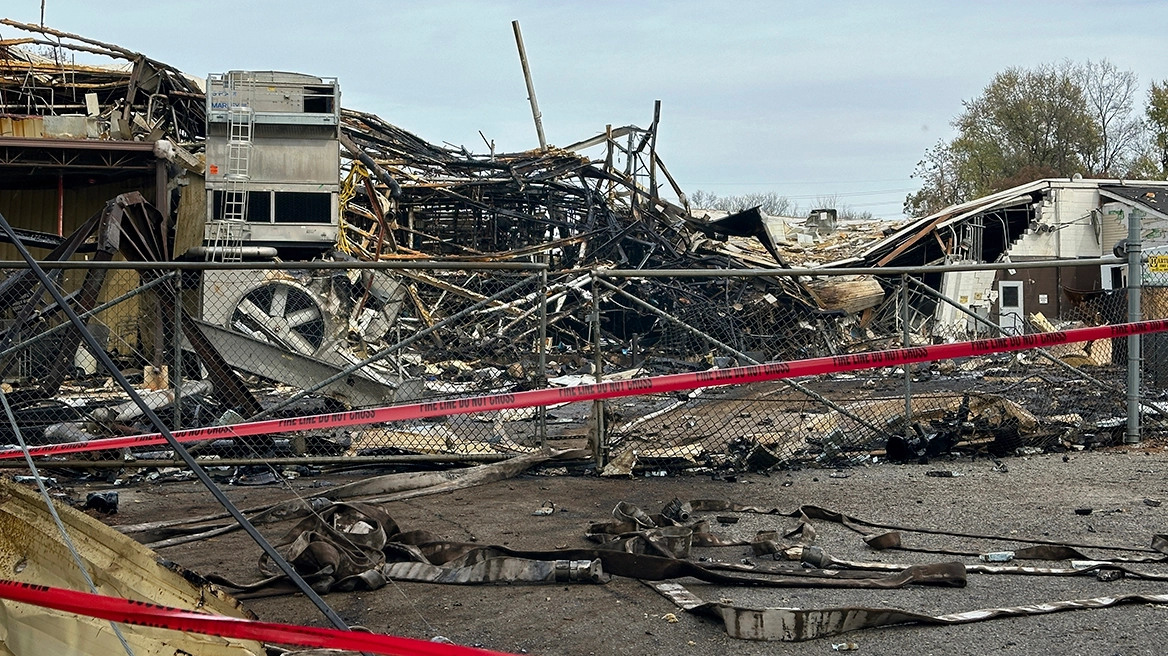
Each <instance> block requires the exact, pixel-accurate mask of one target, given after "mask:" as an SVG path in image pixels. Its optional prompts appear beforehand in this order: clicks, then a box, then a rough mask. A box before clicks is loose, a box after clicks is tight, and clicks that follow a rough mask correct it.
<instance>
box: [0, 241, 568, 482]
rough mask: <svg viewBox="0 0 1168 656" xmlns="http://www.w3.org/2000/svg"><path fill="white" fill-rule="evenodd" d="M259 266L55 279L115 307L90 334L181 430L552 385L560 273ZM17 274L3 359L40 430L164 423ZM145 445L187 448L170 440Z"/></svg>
mask: <svg viewBox="0 0 1168 656" xmlns="http://www.w3.org/2000/svg"><path fill="white" fill-rule="evenodd" d="M256 267H257V268H255V269H248V270H241V269H223V268H218V269H217V268H207V269H206V270H200V269H198V268H185V269H181V270H171V271H166V270H129V269H109V270H106V269H94V270H92V271H88V272H87V271H84V270H65V271H63V272H62V271H58V272H57V273H55V274H54V275H55V279H56V280H57V281H58V286H59V288H60V289H61V291H62V292H63V293H65V294H66V295H68V296H69V297H70V299H71V301H72V302H73V303H75V304H76V305H75V309H77V310H78V311H79V312H85V311H86V310H89V309H94V308H96V309H97V310H99V311H97V312H92V313H86V314H83V318H85V319H86V321H87V324H88V328H89V330H90V332H92V333H93V334H94V335H96V336H97V337H98V339H99V342H100V343H101V344H102V345H103V346H104V348H105V349H106V350H107V351H108V352H109V353H110V354H111V355H113V356H114V358H115V362H116V363H117V364H118V366H119V367H120V368H121V370H122V372H123V373H125V374H127V376H128V377H129V379H130V380H131V382H132V383H134V384H135V385H137V386H139V389H140V390H141V391H142V392H143V396H144V398H145V399H146V400H147V402H148V403H149V404H150V405H151V406H152V407H153V408H154V409H155V410H157V411H158V414H159V415H160V416H162V417H163V418H164V419H165V420H166V421H167V423H168V425H169V426H168V427H169V428H171V429H180V428H192V427H203V426H211V425H221V424H230V423H238V422H241V421H246V420H250V419H257V418H282V417H294V416H301V415H307V414H319V413H331V412H338V411H342V410H351V409H359V408H366V407H378V406H385V405H392V404H394V403H405V402H413V401H419V400H423V399H425V400H443V399H448V398H458V397H465V396H474V395H480V394H493V393H502V392H510V391H516V390H523V389H534V388H540V387H544V386H545V385H546V384H547V380H546V378H547V377H546V375H545V373H544V369H545V367H544V364H545V357H546V348H545V346H546V344H547V343H548V340H546V339H545V338H544V336H545V334H546V332H547V329H546V323H545V322H546V320H547V316H546V313H545V312H544V309H543V307H542V304H541V303H540V299H541V298H543V297H544V296H545V293H544V290H545V287H546V286H547V282H546V275H545V274H544V273H543V272H542V271H539V270H528V269H516V270H507V269H499V268H492V269H475V268H473V265H468V266H467V267H466V268H460V269H437V270H434V269H431V268H425V267H418V268H417V269H412V268H403V267H401V266H400V265H398V266H397V267H395V268H392V269H390V268H386V269H369V268H364V269H358V268H353V269H326V268H317V269H313V268H310V265H306V267H305V268H303V269H288V268H275V267H264V266H263V265H261V264H257V265H256ZM4 273H6V274H7V276H5V278H4V280H5V281H6V282H5V283H4V289H3V293H7V294H8V298H7V305H6V307H7V313H6V316H5V317H4V320H5V328H6V333H5V339H6V340H7V342H6V343H7V344H8V346H7V347H6V350H5V351H4V353H3V355H2V356H0V366H3V367H4V368H5V370H4V380H5V381H6V382H5V385H6V392H7V394H8V396H9V399H10V400H11V401H12V403H13V407H14V409H15V411H16V416H17V422H18V424H19V425H20V427H21V430H22V433H23V435H24V437H25V439H26V440H27V441H28V442H29V443H31V444H46V443H59V442H73V441H88V440H91V439H97V438H102V437H111V436H119V435H132V434H139V433H147V432H152V430H153V429H152V427H151V426H150V425H149V423H148V422H147V421H146V420H145V419H144V418H143V417H142V416H141V413H140V411H139V409H138V408H137V407H136V406H135V405H134V404H133V403H131V402H130V401H129V399H128V397H127V396H126V395H125V394H124V393H123V392H122V391H121V390H120V389H119V388H117V387H116V386H115V385H113V384H112V380H111V379H110V377H109V376H108V375H107V372H104V371H102V370H101V368H100V367H99V365H98V364H97V360H96V359H95V358H93V357H92V355H90V354H89V353H88V351H87V350H86V349H85V348H84V347H83V346H81V345H80V340H79V338H78V333H77V331H76V330H75V329H74V328H73V327H72V326H71V325H69V324H68V321H67V320H66V319H65V317H64V316H63V315H62V314H61V313H59V312H56V311H54V308H53V307H52V306H51V304H46V300H45V299H46V298H47V295H45V294H43V293H40V292H39V290H37V289H36V288H35V285H29V284H18V283H19V280H20V278H21V277H23V276H24V271H22V270H11V271H6V272H4ZM94 289H96V290H98V293H96V295H95V294H94V292H93V291H92V290H94ZM107 306H108V307H107ZM564 319H565V318H564V317H561V318H559V320H558V322H557V323H562V322H563V321H564ZM544 426H545V424H544V422H543V421H542V412H541V411H539V410H537V409H533V410H516V411H513V412H509V413H506V412H505V413H500V412H492V413H482V414H477V415H455V416H450V417H443V418H439V419H433V420H425V421H414V422H392V423H387V424H382V425H378V426H370V427H356V428H353V429H350V430H334V431H316V432H307V433H296V434H290V435H288V436H281V435H272V436H260V437H249V438H246V439H245V438H240V439H219V440H215V441H212V442H208V443H201V444H198V445H195V446H194V447H192V451H193V452H195V453H196V454H197V455H199V456H200V457H210V458H219V459H228V460H231V459H263V460H267V459H273V458H301V459H309V460H311V459H313V458H316V459H320V458H332V459H344V458H350V457H361V456H368V457H392V456H400V455H408V456H414V457H419V458H421V459H426V458H429V459H433V460H441V459H449V460H465V459H472V460H473V459H479V460H490V459H497V458H504V457H509V456H512V455H516V454H518V453H523V452H527V451H530V450H532V449H534V448H536V447H537V446H538V445H539V444H540V443H541V442H542V440H543V439H544V434H545V430H544ZM0 430H3V432H4V434H3V435H0V442H2V443H5V444H14V443H15V442H16V439H15V435H14V434H13V433H12V430H11V429H10V428H8V429H0ZM96 457H104V458H109V457H117V458H122V457H128V454H113V456H111V454H102V455H99V456H96ZM133 457H135V458H137V459H140V460H143V459H151V458H159V459H169V458H171V457H172V454H170V453H169V451H168V450H165V449H159V448H157V447H155V448H154V449H153V451H151V450H149V449H147V450H136V451H135V453H134V454H133Z"/></svg>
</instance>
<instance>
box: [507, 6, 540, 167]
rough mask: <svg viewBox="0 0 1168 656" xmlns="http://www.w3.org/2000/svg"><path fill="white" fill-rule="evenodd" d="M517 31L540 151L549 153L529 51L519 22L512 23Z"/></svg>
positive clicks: (518, 45)
mask: <svg viewBox="0 0 1168 656" xmlns="http://www.w3.org/2000/svg"><path fill="white" fill-rule="evenodd" d="M511 29H512V30H514V31H515V45H516V46H517V47H518V48H519V63H520V64H521V65H522V66H523V81H524V82H526V83H527V99H528V100H530V101H531V116H532V117H533V118H534V119H535V133H536V134H537V135H538V136H539V151H540V152H541V153H546V152H547V149H548V148H547V140H546V139H544V137H543V115H542V114H540V113H539V103H538V102H537V101H536V100H535V84H534V83H533V82H532V81H531V67H530V66H528V65H527V50H526V49H525V48H524V47H523V33H522V32H520V31H519V21H517V20H513V21H511Z"/></svg>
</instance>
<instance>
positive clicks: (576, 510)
mask: <svg viewBox="0 0 1168 656" xmlns="http://www.w3.org/2000/svg"><path fill="white" fill-rule="evenodd" d="M1006 462H1007V464H1008V466H1009V471H1008V472H1007V473H999V472H995V471H992V463H991V462H989V461H987V460H984V459H979V460H974V461H970V460H968V459H963V460H952V461H950V460H935V461H934V462H932V463H930V464H928V465H917V464H914V465H887V464H881V465H874V466H869V467H862V468H856V469H850V470H847V473H848V474H849V476H848V477H847V478H832V477H830V476H829V471H826V470H821V469H805V470H801V471H793V472H779V473H773V474H771V475H770V476H762V475H745V476H739V477H738V480H737V481H734V482H727V481H723V480H712V479H711V478H710V477H709V476H703V475H684V474H683V475H679V476H669V477H650V478H637V479H634V480H629V479H624V480H612V479H598V478H595V477H579V476H545V475H525V476H522V477H520V478H516V479H512V480H509V481H504V482H500V483H495V484H491V485H487V486H483V487H479V488H474V489H469V490H463V491H460V492H455V493H447V494H442V495H435V496H430V497H423V498H419V499H415V500H411V501H403V502H395V503H391V504H389V505H388V506H387V508H388V510H389V512H390V514H391V515H392V516H393V517H394V519H395V520H396V521H397V522H398V524H399V525H400V526H401V527H402V529H403V530H412V529H427V530H430V531H433V532H435V533H438V534H440V535H443V536H445V537H447V538H449V539H451V540H459V541H468V540H476V541H478V542H481V543H484V544H502V545H507V546H510V547H514V548H519V549H552V548H557V547H564V546H567V547H585V546H590V543H588V542H587V541H586V540H585V539H584V537H583V533H584V529H585V527H586V526H587V525H588V523H589V522H591V521H599V520H605V519H607V518H609V517H610V512H611V510H612V508H613V506H614V505H615V504H616V503H617V502H618V501H621V500H626V501H630V502H632V503H634V504H637V505H639V506H641V507H642V508H644V509H646V510H648V511H650V512H656V511H658V510H660V509H661V507H662V506H663V505H664V504H666V503H667V502H668V501H669V500H670V499H672V498H673V497H679V498H681V499H727V500H733V501H737V502H740V503H745V504H752V505H762V506H768V507H769V506H777V507H780V508H784V509H793V508H795V507H796V506H799V505H802V504H815V505H820V506H824V507H827V508H832V509H836V510H840V511H843V512H845V513H849V514H852V515H854V516H857V517H859V518H863V519H868V520H872V521H880V522H888V523H896V524H903V525H913V526H921V527H935V528H944V529H949V530H956V531H963V532H970V533H987V534H999V535H1015V534H1016V535H1018V536H1028V537H1036V538H1045V539H1053V540H1065V541H1068V542H1089V543H1099V544H1118V545H1131V546H1138V547H1147V546H1148V544H1149V543H1150V540H1151V536H1152V535H1153V534H1155V533H1165V532H1168V521H1166V518H1168V503H1165V504H1164V505H1161V506H1159V507H1152V506H1149V505H1146V504H1145V503H1144V502H1143V500H1144V499H1145V498H1152V499H1160V500H1163V501H1166V502H1168V477H1166V476H1165V473H1166V472H1168V448H1166V447H1164V446H1159V445H1155V446H1151V445H1145V446H1143V447H1141V448H1138V449H1124V448H1117V449H1110V450H1105V451H1099V452H1091V453H1072V454H1068V455H1067V456H1066V459H1065V460H1064V456H1063V455H1061V454H1047V455H1041V456H1033V457H1027V458H1012V459H1009V460H1007V461H1006ZM935 469H947V470H952V471H955V472H958V473H959V474H960V476H958V477H955V478H934V477H929V476H926V475H925V474H926V472H927V471H929V470H935ZM368 475H373V474H372V473H368V472H367V473H364V474H361V475H352V474H349V475H344V476H328V477H319V478H300V479H297V480H295V481H293V482H292V483H291V484H292V486H293V487H294V488H295V489H296V490H297V491H298V493H301V494H308V493H311V492H316V491H319V490H316V489H310V486H311V485H313V484H314V483H315V484H317V485H320V484H321V481H325V482H326V484H327V483H328V482H335V483H340V482H344V481H347V480H353V479H355V478H360V477H362V476H368ZM85 491H86V490H85V489H84V488H81V487H79V488H77V494H78V495H79V496H82V497H83V496H84V492H85ZM228 494H229V495H230V496H231V497H232V498H233V499H234V500H235V501H236V502H237V503H239V504H240V505H241V506H247V505H254V504H256V503H262V502H265V501H272V500H277V499H284V498H288V497H289V496H290V495H291V494H292V492H291V491H290V490H289V489H288V488H287V487H262V488H228ZM545 501H552V502H554V503H555V504H556V506H557V508H558V509H559V511H558V512H556V513H555V514H553V515H551V516H547V517H537V516H533V515H532V511H533V510H534V509H536V508H537V507H539V506H540V505H541V504H543V503H544V502H545ZM1083 507H1090V508H1093V509H1094V511H1093V512H1092V514H1090V515H1085V516H1084V515H1078V514H1076V513H1075V512H1074V511H1075V509H1076V508H1083ZM121 508H122V510H121V512H120V514H118V515H115V516H113V517H111V518H109V521H111V522H115V523H135V522H140V521H150V520H156V519H163V518H167V517H177V516H183V515H188V516H189V515H195V514H202V513H204V512H214V511H215V510H217V507H216V506H215V504H214V501H213V500H212V499H211V497H210V495H209V494H208V493H207V492H206V491H205V490H204V489H202V488H201V487H200V486H199V485H198V484H197V483H192V482H183V483H166V484H162V485H144V486H141V487H137V488H132V489H125V490H122V493H121ZM793 526H794V521H793V520H791V519H788V518H783V517H777V516H760V515H753V516H752V515H742V519H741V521H740V522H739V523H737V524H733V525H729V526H725V527H718V528H717V530H718V531H719V532H720V533H723V534H725V535H728V536H740V537H751V536H753V535H754V533H755V532H756V531H758V530H760V529H780V530H785V529H789V528H791V527H793ZM816 527H817V529H818V531H819V537H818V539H817V542H816V543H817V544H818V545H820V546H822V547H823V548H824V549H825V550H827V551H828V552H829V553H830V554H832V555H833V556H835V557H837V558H846V559H855V560H883V561H885V562H937V561H940V560H954V559H956V560H964V561H966V562H968V563H973V562H975V560H974V559H969V558H961V557H945V556H936V555H931V554H922V553H910V552H903V551H898V552H884V553H877V552H874V551H872V550H871V549H869V548H868V547H867V546H866V545H864V543H863V542H861V540H860V539H859V537H858V536H857V535H856V534H855V533H853V532H851V531H849V530H847V529H846V528H843V527H842V526H837V525H831V524H828V523H825V522H817V523H816ZM288 528H289V525H288V524H285V525H276V526H269V527H266V528H265V529H264V531H265V533H266V534H267V535H268V536H269V537H272V538H276V537H279V536H280V535H282V534H283V533H284V532H285V531H286V530H287V529H288ZM905 541H906V546H907V545H911V546H921V547H949V548H963V549H965V548H968V549H974V550H978V551H993V550H1000V549H1008V548H1011V546H1013V545H1011V544H1009V543H991V542H986V541H979V540H969V539H959V538H951V537H944V536H927V535H923V534H911V535H906V540H905ZM161 553H162V554H163V555H164V556H165V557H167V558H170V559H172V560H174V561H176V562H178V563H180V564H182V565H184V566H186V567H188V568H190V569H193V570H195V571H198V572H201V573H217V574H221V575H224V576H227V577H229V578H233V579H236V580H252V579H255V578H258V572H257V570H256V561H257V559H258V557H259V553H260V552H259V548H258V547H256V546H255V545H254V543H252V542H251V541H250V540H249V539H248V538H247V537H246V535H244V534H243V533H242V532H237V533H235V534H231V535H227V536H222V537H219V538H214V539H211V540H207V541H204V542H201V543H195V544H188V545H180V546H177V547H171V548H168V549H164V550H163V551H162V552H161ZM701 554H702V555H710V556H713V557H716V558H718V559H722V560H726V561H729V562H737V561H739V560H740V559H742V558H746V557H748V556H750V551H749V548H748V547H728V548H722V549H716V550H704V551H702V552H701ZM1032 564H1039V565H1041V564H1044V563H1032ZM1140 567H1142V568H1144V569H1145V570H1147V571H1155V572H1159V573H1165V574H1168V565H1145V566H1140ZM683 583H687V586H688V587H689V589H690V590H691V591H692V592H694V593H695V594H697V595H698V596H699V597H702V598H703V599H708V600H717V599H719V598H729V599H732V600H733V601H734V603H736V604H738V605H744V606H754V607H773V606H795V607H806V608H816V607H829V606H842V605H865V606H882V607H893V608H900V609H904V610H910V611H918V612H925V613H940V612H955V611H960V610H972V609H975V608H984V607H996V606H1007V605H1018V604H1034V603H1040V602H1046V601H1055V600H1063V599H1076V598H1085V597H1098V596H1109V595H1118V594H1124V593H1131V592H1145V593H1153V594H1163V593H1168V584H1165V583H1158V582H1142V581H1134V580H1120V581H1116V582H1111V583H1102V582H1099V581H1097V580H1095V579H1094V578H1090V577H1076V578H1053V577H1032V576H1025V577H1023V576H1006V575H1001V576H990V575H978V574H971V575H970V578H969V585H968V587H966V588H963V589H954V588H930V587H906V588H904V589H901V590H825V589H776V588H769V589H762V588H752V589H747V588H716V587H714V586H709V585H705V584H700V583H698V582H695V581H688V582H686V581H683ZM326 600H327V601H328V602H329V604H330V605H332V606H333V608H335V609H336V610H337V612H338V613H340V614H341V615H342V616H343V617H344V618H345V619H346V620H347V621H348V622H350V623H352V624H359V625H361V626H365V627H368V628H369V629H372V630H375V631H384V632H389V633H394V634H398V635H404V636H410V637H417V638H430V637H432V636H434V635H443V636H446V637H448V638H450V639H451V640H453V641H455V642H457V643H460V644H465V645H480V646H483V647H487V648H491V649H497V650H502V651H513V652H517V653H524V652H526V653H533V654H534V653H542V654H580V655H584V654H588V655H591V654H646V653H650V654H651V653H672V654H687V653H692V654H709V653H740V654H773V653H776V652H781V653H784V654H827V653H834V652H833V650H832V643H833V642H834V643H839V642H844V641H847V642H854V643H856V644H857V645H858V646H859V651H860V653H866V654H890V655H891V654H908V653H912V654H974V653H977V654H980V653H1004V654H1063V653H1068V654H1070V653H1074V654H1108V655H1110V654H1124V655H1126V654H1161V653H1165V652H1166V651H1168V647H1165V644H1164V643H1165V635H1168V606H1147V605H1131V606H1124V607H1118V608H1110V609H1102V610H1088V611H1077V612H1069V613H1059V614H1054V615H1047V616H1042V617H1027V618H1011V619H1002V620H994V621H990V622H985V623H979V624H971V625H965V626H958V627H893V628H886V629H876V630H866V631H859V632H854V633H850V634H845V635H844V636H840V637H836V638H834V639H833V638H828V639H821V640H812V641H808V642H803V643H762V642H748V641H741V640H734V639H731V638H729V637H728V636H727V635H726V634H725V632H724V631H723V629H722V627H721V625H720V624H718V623H716V622H714V621H712V620H709V619H706V618H702V617H696V616H693V615H688V614H685V613H683V612H681V611H679V610H678V609H676V608H675V607H674V606H673V605H672V604H671V603H670V602H669V601H667V600H666V599H664V598H663V597H661V596H660V595H658V594H657V593H656V592H655V591H654V590H652V589H650V588H649V587H647V586H645V585H644V584H642V583H640V582H638V581H634V580H629V579H616V580H613V581H612V582H610V583H608V584H606V585H582V584H575V585H571V586H567V587H565V586H562V585H486V586H461V587H459V586H438V585H429V584H418V583H397V584H391V585H389V586H387V587H385V588H382V589H381V590H378V591H375V592H363V593H334V594H330V595H328V596H327V597H326ZM248 606H249V607H250V608H251V609H252V610H254V611H255V612H256V613H257V614H258V615H259V616H260V617H261V618H262V619H265V620H272V621H282V622H293V623H303V624H314V625H324V622H323V618H322V617H321V616H320V614H319V613H318V612H317V611H316V609H315V608H314V607H312V605H311V604H310V603H309V602H308V601H307V600H305V599H304V598H302V597H298V596H297V597H280V598H269V599H255V600H251V601H249V602H248ZM667 613H675V614H676V615H677V616H678V618H679V621H678V622H676V623H670V622H668V621H666V620H665V619H663V616H664V615H665V614H667Z"/></svg>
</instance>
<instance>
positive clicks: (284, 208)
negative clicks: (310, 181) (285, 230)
mask: <svg viewBox="0 0 1168 656" xmlns="http://www.w3.org/2000/svg"><path fill="white" fill-rule="evenodd" d="M276 223H332V194H330V193H328V192H324V193H319V192H303V191H277V192H276Z"/></svg>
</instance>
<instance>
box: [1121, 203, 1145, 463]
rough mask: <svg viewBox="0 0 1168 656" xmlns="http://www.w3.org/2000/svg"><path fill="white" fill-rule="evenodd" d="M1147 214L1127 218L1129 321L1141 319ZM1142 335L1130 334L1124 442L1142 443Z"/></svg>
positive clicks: (1135, 212) (1135, 211)
mask: <svg viewBox="0 0 1168 656" xmlns="http://www.w3.org/2000/svg"><path fill="white" fill-rule="evenodd" d="M1143 218H1144V213H1143V211H1141V210H1140V209H1138V208H1136V209H1133V210H1132V211H1131V213H1130V214H1128V219H1127V320H1128V323H1132V322H1135V321H1139V320H1140V315H1141V314H1142V312H1141V311H1140V285H1142V284H1143V272H1144V260H1143V253H1142V251H1143V244H1142V243H1141V241H1140V240H1141V233H1140V223H1141V219H1143ZM1140 356H1141V354H1140V335H1128V337H1127V431H1126V432H1125V433H1124V436H1123V441H1124V443H1125V444H1139V442H1140V370H1141V369H1142V367H1141V366H1140V365H1141V359H1140Z"/></svg>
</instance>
